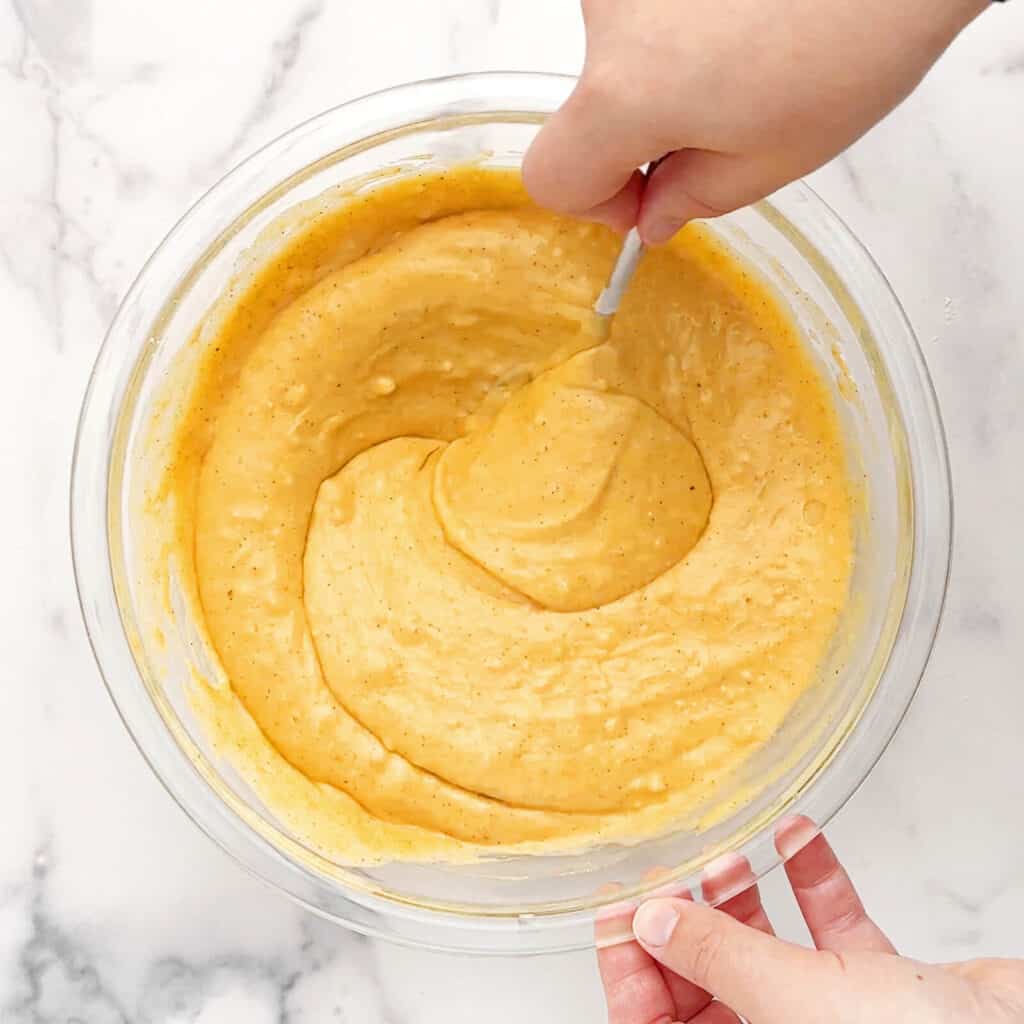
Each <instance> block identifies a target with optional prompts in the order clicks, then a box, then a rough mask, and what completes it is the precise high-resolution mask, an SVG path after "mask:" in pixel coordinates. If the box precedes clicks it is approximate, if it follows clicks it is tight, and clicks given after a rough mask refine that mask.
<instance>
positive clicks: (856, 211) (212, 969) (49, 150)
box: [0, 0, 1024, 1024]
mask: <svg viewBox="0 0 1024 1024" xmlns="http://www.w3.org/2000/svg"><path fill="white" fill-rule="evenodd" d="M581 54H582V30H581V26H580V23H579V16H578V9H577V4H576V0H430V2H426V0H374V2H373V3H362V2H357V0H280V2H275V3H269V2H268V3H252V2H251V0H250V2H242V0H205V2H201V0H179V2H177V3H174V4H168V3H155V2H152V0H0V120H2V123H3V126H4V129H3V144H2V145H0V317H2V324H3V328H4V335H5V341H4V343H3V346H4V347H3V351H4V353H5V358H6V359H7V362H8V366H7V370H6V371H5V372H4V373H3V374H0V453H2V455H0V457H2V463H0V479H2V480H3V481H4V486H3V489H2V498H0V565H2V566H3V568H4V572H3V575H4V581H3V585H2V586H0V601H2V616H0V649H2V651H3V664H4V665H5V668H4V673H3V675H4V680H3V686H2V689H0V800H2V805H3V807H4V819H3V826H2V827H0V1019H2V1020H3V1021H4V1022H10V1024H29V1022H32V1024H36V1022H42V1024H49V1022H72V1021H73V1022H78V1024H114V1022H118V1024H120V1022H128V1021H130V1022H133V1024H134V1022H146V1024H170V1022H201V1024H205V1022H212V1021H217V1022H224V1024H234V1022H239V1024H241V1022H245V1024H262V1022H264V1021H266V1022H281V1024H284V1022H288V1024H308V1022H314V1021H317V1022H320V1021H344V1022H346V1024H363V1022H366V1024H371V1022H373V1024H376V1022H387V1024H429V1022H433V1021H438V1022H440V1021H444V1022H446V1024H453V1022H455V1024H457V1022H459V1021H476V1020H477V1019H479V1016H480V1014H481V1013H484V1014H486V1016H487V1019H488V1020H491V1021H498V1022H500V1021H505V1020H508V1021H513V1020H516V1021H518V1020H520V1019H529V1020H531V1021H536V1022H538V1024H541V1022H546V1021H552V1022H555V1021H558V1022H567V1021H568V1022H576V1021H579V1022H585V1021H600V1020H602V1019H603V1005H602V1001H601V997H600V992H599V989H598V986H597V976H596V972H595V969H594V965H593V961H592V957H591V956H590V955H587V954H574V955H568V956H556V957H547V958H543V959H536V960H519V961H512V960H486V961H484V960H474V961H468V960H465V959H460V958H456V957H448V956H441V955H437V954H430V953H424V952H417V951H412V950H408V949H401V948H396V947H393V946H389V945H387V944H383V943H379V942H373V941H369V940H366V939H363V938H360V937H358V936H355V935H351V934H349V933H347V932H345V931H342V930H340V929H338V928H335V927H333V926H331V925H329V924H326V923H324V922H322V921H319V920H317V919H315V918H313V917H311V916H310V915H308V914H307V913H305V912H303V911H301V910H299V909H297V908H296V907H294V906H292V905H291V904H290V903H289V902H288V901H287V900H285V899H284V898H283V897H280V896H277V895H275V894H273V893H271V892H269V891H268V890H266V889H265V888H264V887H263V886H262V885H261V884H259V883H258V882H256V881H254V880H252V879H250V878H249V877H248V876H246V875H245V874H243V873H242V871H241V870H240V869H238V868H237V867H236V866H235V864H234V863H232V862H230V861H229V860H228V859H227V857H226V856H225V855H223V854H222V853H221V852H220V851H219V850H217V849H216V848H214V846H213V845H212V844H211V843H210V842H208V841H207V840H206V839H205V838H204V837H203V836H202V835H201V834H200V833H199V832H198V830H197V829H196V828H195V827H194V826H193V825H192V824H191V823H190V822H189V821H187V820H186V819H185V817H184V816H183V815H182V813H181V812H180V811H179V810H178V809H177V808H176V807H175V806H174V804H173V803H172V802H171V800H170V798H169V797H168V796H167V795H166V793H165V792H164V791H163V789H162V788H161V787H160V785H159V784H158V783H157V781H156V780H155V779H154V778H153V776H152V775H151V774H150V773H149V771H148V770H147V769H146V768H145V766H144V764H143V762H142V760H141V758H140V757H139V755H138V753H137V752H136V750H135V749H134V747H133V746H132V743H131V741H130V740H129V738H128V736H127V735H126V733H125V731H124V730H123V728H122V726H121V723H120V722H119V721H118V719H117V716H116V714H115V713H114V709H113V706H112V705H111V703H110V701H109V699H108V697H107V695H106V692H105V691H104V689H103V686H102V684H101V682H100V678H99V674H98V671H97V669H96V667H95V665H94V663H93V660H92V656H91V654H90V651H89V648H88V644H87V642H86V638H85V635H84V631H83V628H82V626H81V623H80V619H79V614H78V609H77V605H76V600H75V592H74V585H73V582H72V578H71V569H70V552H69V542H68V526H67V488H68V472H69V466H70V460H71V448H72V440H73V435H74V426H75V420H76V417H77V415H78V408H79V403H80V401H81V397H82V392H83V389H84V387H85V382H86V378H87V375H88V373H89V369H90V366H91V364H92V361H93V358H94V356H95V354H96V350H97V348H98V346H99V344H100V340H101V338H102V336H103V332H104V329H105V327H106V324H107V322H108V321H109V319H110V317H111V315H112V313H113V311H114V308H115V305H116V303H117V301H118V299H119V297H120V296H121V295H122V294H123V293H124V291H125V289H126V288H127V286H128V284H129V282H130V280H131V278H132V276H133V275H134V273H135V271H136V269H137V268H138V266H139V265H140V263H141V262H142V260H143V259H144V258H145V257H146V256H147V254H148V253H149V252H150V251H151V249H152V248H153V247H154V246H155V245H156V244H157V242H158V241H159V240H160V238H161V237H162V236H163V234H164V233H165V232H166V231H167V229H168V228H169V227H170V225H171V224H172V223H173V221H174V220H175V218H176V217H177V216H178V215H179V214H180V212H181V211H182V210H183V209H184V208H185V207H186V206H187V205H188V204H189V203H190V202H191V201H192V200H194V199H195V198H196V197H197V196H198V195H199V194H200V193H201V192H202V191H203V190H205V189H206V188H207V187H208V186H209V185H210V184H212V183H213V182H214V181H215V180H216V179H217V178H218V177H219V176H220V175H221V174H222V173H223V172H224V171H225V170H227V169H228V168H229V167H230V166H231V165H232V164H234V163H235V162H236V161H238V160H239V159H240V158H241V157H242V156H244V155H245V154H247V153H249V152H250V151H252V150H253V149H254V148H256V147H257V146H258V145H260V144H261V143H263V142H265V141H267V140H269V139H270V138H272V137H273V136H275V135H277V134H278V133H279V132H281V131H283V130H284V129H286V128H288V127H290V126H291V125H293V124H294V123H295V122H297V121H299V120H301V119H303V118H305V117H308V116H309V115H311V114H313V113H316V112H318V111H319V110H321V109H323V108H325V107H328V106H332V105H334V104H336V103H338V102H341V101H343V100H346V99H349V98H351V97H354V96H356V95H359V94H361V93H365V92H368V91H370V90H373V89H377V88H379V87H382V86H386V85H389V84H393V83H396V82H399V81H402V80H409V79H416V78H423V77H428V76H433V75H439V74H444V73H449V72H454V71H468V70H477V69H482V68H516V69H540V70H568V71H572V70H576V69H577V68H578V66H579V63H580V59H581ZM814 184H815V185H816V186H817V187H818V189H819V190H820V191H821V192H822V193H823V195H824V196H825V198H826V199H827V200H828V201H829V202H830V203H831V204H832V205H833V206H834V207H835V208H836V209H837V210H838V211H839V212H840V213H841V214H842V216H843V217H844V218H845V219H846V220H847V222H848V223H849V224H850V225H851V226H852V227H853V229H854V230H855V231H856V232H857V234H858V235H859V236H860V237H861V238H862V239H863V240H864V242H865V243H866V244H867V246H868V247H869V248H870V249H871V250H872V252H873V253H874V254H875V255H876V257H877V258H878V260H879V262H880V263H881V265H882V267H883V268H884V269H885V270H886V272H887V273H888V274H889V276H890V278H891V279H892V281H893V284H894V286H895V288H896V291H897V293H898V294H899V295H900V296H901V298H902V299H903V301H904V303H905V304H906V307H907V310H908V312H909V314H910V318H911V320H912V321H913V323H914V325H915V327H916V328H917V331H918V333H919V335H920V338H921V340H922V344H923V346H924V348H925V351H926V355H927V358H928V362H929V364H930V366H931V370H932V373H933V375H934V378H935V383H936V386H937V389H938V392H939V396H940V399H941V403H942V408H943V411H944V415H945V419H946V425H947V428H948V432H949V441H950V447H951V450H952V459H953V466H954V475H955V487H956V501H957V528H956V555H955V562H954V569H953V577H952V583H951V588H950V593H949V603H948V607H947V613H946V618H945V623H944V626H943V630H942V634H941V638H940V641H939V644H938V647H937V649H936V652H935V655H934V658H933V661H932V664H931V667H930V669H929V671H928V674H927V678H926V681H925V684H924V686H923V688H922V690H921V693H920V695H919V697H918V700H917V702H916V704H915V705H914V708H913V711H912V713H911V714H910V717H909V719H908V720H907V722H906V723H905V725H904V727H903V728H902V730H901V732H900V734H899V736H898V737H897V739H896V741H895V743H894V744H893V746H892V748H891V749H890V751H889V753H888V754H887V755H886V757H885V758H884V760H883V761H882V763H881V764H880V765H879V767H878V768H877V770H876V771H875V772H874V773H873V774H872V776H871V777H870V779H869V780H868V781H867V783H866V784H865V785H864V786H863V788H862V789H861V790H860V791H859V793H858V794H857V795H856V797H855V798H854V799H853V800H852V801H851V802H850V804H849V805H848V807H847V808H846V809H845V810H844V811H843V812H842V814H841V815H840V816H839V818H838V820H837V821H836V822H835V824H834V826H833V827H832V829H831V835H832V838H833V840H834V842H835V843H836V845H837V846H838V847H839V849H840V850H841V851H842V852H843V854H844V855H845V857H846V859H847V861H848V864H849V866H850V869H851V872H852V873H853V875H854V876H855V878H856V879H857V880H858V881H859V883H860V886H861V889H862V892H863V895H864V898H865V900H866V901H867V902H868V904H869V905H870V906H871V908H873V910H874V911H875V913H876V916H877V917H878V918H879V919H880V921H881V922H882V923H883V924H884V925H885V926H886V927H887V928H888V929H889V930H890V933H891V934H892V936H893V938H894V940H895V941H896V942H897V944H898V945H899V946H900V947H901V948H902V949H903V950H905V951H907V952H909V953H912V954H914V955H917V956H920V957H922V958H928V959H942V960H948V959H954V958H963V957H970V956H975V955H980V954H983V953H997V954H1016V955H1021V954H1024V939H1022V938H1021V933H1020V922H1021V920H1022V919H1024V860H1022V859H1021V856H1020V849H1021V846H1022V845H1024V771H1021V723H1022V722H1024V686H1022V685H1021V678H1022V676H1021V671H1022V670H1021V666H1022V664H1024V592H1022V591H1021V581H1022V580H1024V544H1022V543H1021V534H1020V530H1021V524H1022V522H1024V471H1022V466H1024V458H1022V451H1024V403H1022V401H1021V396H1022V395H1024V287H1022V285H1021V282H1020V267H1021V253H1022V252H1024V0H1017V2H1016V3H1010V4H1008V5H1006V7H1005V8H994V9H993V10H992V11H991V12H990V13H988V14H986V15H985V16H984V17H983V18H982V19H981V20H980V21H979V22H978V23H976V24H975V26H973V27H972V28H971V29H970V30H969V31H968V33H967V34H966V35H965V36H964V37H963V38H962V39H961V40H960V41H959V42H958V43H957V45H956V46H955V47H954V49H953V51H951V53H950V54H949V55H948V56H947V57H946V58H945V60H944V61H943V62H942V63H941V64H940V65H939V67H938V68H937V69H936V70H935V71H934V72H933V74H932V75H931V76H930V77H929V79H928V80H927V82H926V83H925V85H924V86H923V87H922V89H921V90H920V91H919V92H918V93H917V94H916V95H915V96H914V97H913V98H912V99H911V100H910V101H908V102H907V103H906V104H905V105H904V106H903V107H902V108H901V109H900V110H899V111H898V112H897V113H896V114H895V115H893V116H892V117H891V118H889V119H888V120H887V121H886V122H885V123H884V124H883V125H881V126H880V127H879V128H877V129H876V130H875V131H874V132H872V133H871V134H870V135H869V136H868V137H867V138H866V139H864V140H863V141H862V142H860V143H859V144H858V145H857V146H856V147H854V149H853V150H852V151H851V152H850V153H849V154H848V155H846V156H844V157H843V158H842V159H840V160H837V161H836V162H835V163H834V164H832V165H831V166H829V167H828V168H826V169H825V170H824V171H822V172H820V173H819V174H818V175H817V176H816V179H815V181H814ZM767 890H768V893H767V899H768V902H769V905H770V907H772V908H774V909H775V911H776V913H777V916H778V920H779V923H780V927H781V930H782V931H783V932H784V933H786V934H789V935H791V936H798V935H799V934H800V930H799V927H798V925H797V922H796V918H795V913H794V911H793V909H792V908H791V906H790V905H789V904H788V902H787V901H786V898H785V894H784V892H783V890H782V887H781V886H780V884H779V879H778V878H775V877H772V878H770V879H769V880H768V882H767Z"/></svg>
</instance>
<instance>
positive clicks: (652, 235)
mask: <svg viewBox="0 0 1024 1024" xmlns="http://www.w3.org/2000/svg"><path fill="white" fill-rule="evenodd" d="M683 223H684V222H683V221H681V220H679V219H678V218H676V217H664V218H662V219H661V220H655V221H652V222H651V224H650V225H649V226H647V227H645V228H644V229H643V231H642V232H641V234H642V235H643V239H644V242H646V243H647V244H648V245H661V244H662V243H663V242H667V241H668V240H669V239H670V238H671V237H672V236H673V235H674V234H675V233H676V232H677V231H679V230H680V229H681V228H682V226H683Z"/></svg>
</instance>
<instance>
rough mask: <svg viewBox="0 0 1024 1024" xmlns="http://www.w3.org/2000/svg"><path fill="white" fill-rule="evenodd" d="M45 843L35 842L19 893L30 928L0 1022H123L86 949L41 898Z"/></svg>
mask: <svg viewBox="0 0 1024 1024" xmlns="http://www.w3.org/2000/svg"><path fill="white" fill-rule="evenodd" d="M49 872H50V850H49V843H45V844H44V845H43V846H41V847H39V849H38V850H37V852H36V855H35V857H34V861H33V867H32V874H31V880H30V882H29V884H28V891H27V893H26V894H25V896H26V903H27V915H28V918H29V922H30V929H29V934H28V938H27V940H26V941H25V942H24V944H23V945H22V946H21V948H20V950H19V951H18V957H17V961H16V963H15V964H14V966H13V974H14V979H13V985H12V991H13V993H14V995H13V996H12V997H11V998H10V999H9V1000H8V1001H7V1002H6V1003H5V1004H3V1005H2V1006H0V1019H2V1020H3V1021H4V1022H5V1024H71V1022H73V1021H77V1022H81V1024H128V1022H129V1017H128V1015H127V1014H126V1012H125V1010H124V1007H123V1006H122V1005H121V1004H120V1001H119V1000H118V998H117V996H116V995H115V994H114V993H113V992H112V991H111V989H110V988H109V987H108V985H107V983H106V982H105V980H104V978H103V976H102V974H101V972H100V969H99V967H98V966H97V964H96V962H95V960H94V959H93V957H92V956H91V955H90V952H89V950H88V949H87V948H86V947H85V945H84V944H83V943H82V942H80V941H79V940H78V939H77V937H76V936H74V935H72V934H70V933H68V932H67V931H65V930H64V929H62V928H61V927H60V925H59V923H58V921H57V920H56V918H55V917H54V916H53V914H52V912H51V907H50V904H49V900H48V898H47V881H48V877H49Z"/></svg>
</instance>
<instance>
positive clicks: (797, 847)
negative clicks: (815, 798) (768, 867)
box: [775, 815, 818, 860]
mask: <svg viewBox="0 0 1024 1024" xmlns="http://www.w3.org/2000/svg"><path fill="white" fill-rule="evenodd" d="M817 835H818V826H817V825H815V824H814V822H813V821H811V819H810V818H804V817H802V816H800V815H793V816H792V817H789V818H783V820H782V821H780V822H779V827H778V829H777V830H776V832H775V849H776V850H778V851H779V854H780V855H781V857H782V859H783V860H790V859H791V858H792V857H795V856H796V855H797V854H798V853H799V852H800V851H801V850H802V849H803V848H804V847H805V846H806V845H807V844H808V843H809V842H811V840H812V839H814V838H816V837H817Z"/></svg>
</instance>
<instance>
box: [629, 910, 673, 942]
mask: <svg viewBox="0 0 1024 1024" xmlns="http://www.w3.org/2000/svg"><path fill="white" fill-rule="evenodd" d="M678 921H679V911H678V910H677V909H676V907H675V904H674V903H672V901H671V900H651V901H650V902H649V903H645V904H644V905H643V906H642V907H641V908H640V909H639V910H638V911H637V912H636V915H635V916H634V917H633V934H634V935H635V936H636V937H637V938H638V939H639V940H640V941H641V942H642V943H643V944H644V945H645V946H665V945H667V944H668V940H669V939H671V938H672V932H674V931H675V927H676V923H677V922H678Z"/></svg>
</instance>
